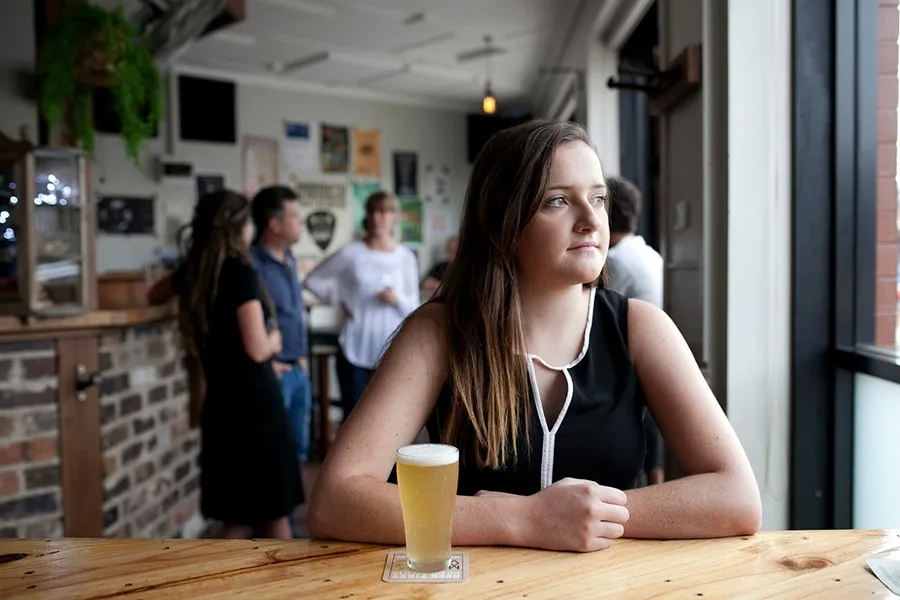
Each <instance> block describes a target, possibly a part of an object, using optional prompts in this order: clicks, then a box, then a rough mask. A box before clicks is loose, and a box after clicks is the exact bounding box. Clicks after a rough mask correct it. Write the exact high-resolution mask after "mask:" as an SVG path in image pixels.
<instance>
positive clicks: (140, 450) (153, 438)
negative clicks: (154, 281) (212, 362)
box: [100, 323, 200, 537]
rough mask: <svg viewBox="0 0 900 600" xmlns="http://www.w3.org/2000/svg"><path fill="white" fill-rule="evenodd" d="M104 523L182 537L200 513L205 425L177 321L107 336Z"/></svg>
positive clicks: (137, 533) (103, 360) (139, 533)
mask: <svg viewBox="0 0 900 600" xmlns="http://www.w3.org/2000/svg"><path fill="white" fill-rule="evenodd" d="M100 369H101V371H102V372H103V383H102V392H103V393H102V402H101V421H102V428H101V438H102V441H101V443H102V449H103V469H104V503H103V527H104V533H105V534H106V535H110V536H115V537H179V536H181V535H182V534H183V533H184V531H183V529H184V527H185V525H186V524H187V523H188V522H189V521H191V520H192V519H194V522H199V519H195V517H198V515H199V489H200V475H199V467H198V465H197V455H198V453H199V449H200V448H199V432H198V431H197V430H191V429H190V426H189V416H188V388H187V379H186V373H185V371H184V368H183V367H182V362H181V357H180V354H179V351H178V345H177V332H176V328H175V324H174V323H168V324H164V325H157V326H152V327H144V328H135V329H129V330H124V331H122V332H118V333H114V334H109V335H106V336H104V337H103V338H102V339H101V342H100Z"/></svg>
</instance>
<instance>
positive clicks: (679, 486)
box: [309, 121, 761, 551]
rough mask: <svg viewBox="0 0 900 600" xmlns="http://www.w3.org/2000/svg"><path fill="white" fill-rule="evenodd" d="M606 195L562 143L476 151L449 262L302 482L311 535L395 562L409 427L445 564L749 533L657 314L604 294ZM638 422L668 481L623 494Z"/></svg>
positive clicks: (710, 412)
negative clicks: (432, 474) (437, 469)
mask: <svg viewBox="0 0 900 600" xmlns="http://www.w3.org/2000/svg"><path fill="white" fill-rule="evenodd" d="M607 194H608V191H607V187H606V182H605V175H604V173H603V169H602V167H601V164H600V159H599V157H598V154H597V150H596V149H595V148H594V147H593V146H592V145H591V143H590V141H589V140H588V137H587V134H586V132H585V131H584V129H583V128H581V126H579V125H577V124H574V123H566V122H560V121H532V122H529V123H526V124H523V125H519V126H517V127H514V128H511V129H507V130H504V131H501V132H499V133H497V134H495V135H494V136H493V137H492V138H491V139H490V141H488V143H487V144H486V145H485V147H484V149H483V150H482V151H481V153H480V154H479V156H478V158H477V160H476V161H475V165H474V166H473V167H472V175H471V177H470V180H469V188H468V190H467V192H466V203H465V208H464V210H463V217H462V223H461V225H460V239H459V253H458V254H457V256H456V258H455V259H454V261H453V263H452V264H451V265H450V268H449V270H448V272H447V274H446V278H445V280H444V281H443V282H442V284H441V288H440V290H438V294H437V295H436V297H435V298H434V299H433V300H432V301H431V302H430V303H429V304H427V305H425V306H423V307H422V308H420V309H419V310H418V311H416V313H414V314H413V316H412V317H410V318H409V319H408V320H407V322H406V323H405V324H404V325H403V326H402V328H401V329H400V331H399V333H398V334H397V336H396V337H395V338H394V340H393V342H392V343H391V346H390V348H389V349H388V350H387V352H386V353H385V355H384V358H383V360H382V362H381V364H380V365H379V366H378V369H377V370H376V371H375V374H374V376H373V378H372V380H371V382H370V383H369V385H368V387H367V388H366V391H365V393H364V394H363V397H362V399H361V400H360V402H359V404H358V405H357V407H356V408H355V409H354V411H353V413H352V414H351V415H350V418H349V419H348V420H347V422H346V423H345V424H344V425H343V426H342V427H341V430H340V432H339V434H338V440H337V441H336V442H335V444H334V445H333V446H332V450H331V451H330V452H329V453H328V457H327V458H326V460H325V464H324V465H323V466H322V470H321V472H320V473H319V477H318V479H317V481H316V489H315V493H314V495H313V497H312V498H311V501H310V506H309V519H310V520H309V527H310V531H311V532H312V533H313V535H315V536H317V537H323V536H327V537H335V538H338V539H346V540H353V541H359V542H379V543H385V544H397V543H401V544H402V543H403V538H404V536H403V520H402V515H401V510H400V502H399V497H398V494H397V490H396V488H395V487H394V486H393V485H391V484H390V483H389V482H388V480H389V476H390V473H391V468H392V466H393V464H394V457H395V452H396V450H397V448H398V447H399V446H404V445H406V444H409V443H412V441H413V440H414V439H415V437H416V435H417V434H418V433H419V431H420V430H421V429H422V427H423V425H424V426H427V428H428V431H429V434H430V438H431V439H432V440H434V441H438V440H440V441H443V442H445V443H450V444H453V445H456V446H458V447H459V448H460V464H459V487H458V494H459V496H458V497H457V499H456V514H455V519H454V522H453V541H454V544H455V545H463V546H465V545H475V544H494V545H514V546H529V547H536V548H546V549H552V550H578V551H590V550H599V549H601V548H607V547H608V546H609V545H610V544H612V543H613V540H614V539H616V538H619V537H622V536H626V537H645V538H662V539H666V538H668V539H672V538H700V537H718V536H730V535H743V534H752V533H754V532H756V531H757V530H758V529H759V527H760V519H761V502H760V496H759V488H758V486H757V483H756V480H755V478H754V475H753V470H752V469H751V466H750V462H749V461H748V460H747V456H746V454H745V453H744V450H743V448H742V447H741V444H740V441H739V440H738V438H737V436H736V435H735V432H734V430H733V429H732V427H731V425H730V424H729V422H728V419H727V418H726V416H725V414H724V413H723V411H722V409H721V408H720V406H719V404H718V402H717V401H716V399H715V397H714V396H713V394H712V392H711V391H710V389H709V386H708V385H707V384H706V382H705V380H704V378H703V375H702V373H701V372H700V369H699V368H698V367H697V363H696V361H695V359H694V357H693V355H692V354H691V351H690V349H689V347H688V345H687V344H686V343H685V341H684V338H683V337H682V335H681V334H680V332H679V331H678V329H677V328H676V327H675V325H674V324H673V323H672V321H671V319H669V318H668V316H666V314H665V313H664V312H662V311H661V310H659V309H657V308H655V307H654V306H652V305H650V304H648V303H646V302H642V301H640V300H629V299H626V298H624V297H623V296H620V295H619V294H616V293H615V292H612V291H609V290H606V289H604V268H605V263H606V254H607V250H608V247H609V223H608V220H607V212H606V209H607V204H606V201H607ZM645 405H646V406H647V407H648V408H649V409H650V412H651V413H652V415H653V417H654V418H655V419H656V422H657V423H658V424H659V428H660V430H661V431H662V433H663V436H664V438H665V441H666V447H667V448H669V449H670V450H671V452H672V455H673V456H674V457H675V459H676V460H677V461H678V463H679V465H680V466H681V468H682V469H683V470H684V471H685V473H686V474H687V476H686V477H684V478H682V479H678V480H674V481H670V482H667V483H663V484H660V485H654V486H650V487H646V488H641V489H634V486H635V481H636V479H637V477H638V474H639V473H640V470H641V466H642V462H643V458H644V453H645V451H646V450H645V443H644V434H643V428H642V423H641V420H642V414H643V410H644V406H645Z"/></svg>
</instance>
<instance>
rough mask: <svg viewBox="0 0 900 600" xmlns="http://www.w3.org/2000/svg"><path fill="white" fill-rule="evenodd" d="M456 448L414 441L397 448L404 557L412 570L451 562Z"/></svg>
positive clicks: (439, 567)
mask: <svg viewBox="0 0 900 600" xmlns="http://www.w3.org/2000/svg"><path fill="white" fill-rule="evenodd" d="M458 478H459V450H457V449H456V448H455V447H453V446H447V445H444V444H414V445H412V446H404V447H403V448H400V449H399V450H397V486H398V487H399V488H400V506H401V508H402V509H403V528H404V531H405V533H406V559H407V562H408V563H409V568H410V569H413V570H414V571H442V570H444V569H446V568H447V566H448V565H449V564H450V536H451V531H452V526H453V509H454V507H455V506H456V483H457V479H458Z"/></svg>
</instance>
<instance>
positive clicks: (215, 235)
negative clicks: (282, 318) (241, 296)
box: [178, 190, 268, 356]
mask: <svg viewBox="0 0 900 600" xmlns="http://www.w3.org/2000/svg"><path fill="white" fill-rule="evenodd" d="M249 219H250V201H249V200H247V198H245V197H244V196H243V195H241V194H238V193H237V192H233V191H230V190H219V191H216V192H213V193H211V194H207V195H205V196H203V197H202V198H200V201H199V202H197V206H196V207H195V208H194V216H193V218H192V219H191V222H190V223H189V224H188V225H186V226H185V227H184V228H182V230H181V231H180V232H179V236H178V237H179V245H180V246H181V247H182V251H183V256H184V260H183V262H182V264H181V266H180V267H179V269H180V270H181V272H180V273H179V276H180V279H181V281H183V282H184V283H183V285H182V286H181V287H182V289H181V290H179V309H180V310H179V312H178V327H179V330H180V331H181V335H182V338H183V341H184V346H185V349H186V350H187V352H188V353H189V354H191V355H193V356H200V355H201V354H202V353H204V352H205V349H204V340H205V338H206V336H207V334H208V333H209V310H210V307H211V306H212V303H213V300H214V299H215V297H216V295H217V294H218V286H219V276H220V275H221V272H222V264H223V263H224V262H225V259H226V258H237V259H240V260H243V261H246V262H247V264H251V262H250V257H249V255H248V252H247V248H246V246H245V244H244V240H243V228H244V225H246V223H247V222H248V221H249ZM264 298H266V299H267V297H266V296H264ZM267 301H268V299H267Z"/></svg>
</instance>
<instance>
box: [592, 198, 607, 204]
mask: <svg viewBox="0 0 900 600" xmlns="http://www.w3.org/2000/svg"><path fill="white" fill-rule="evenodd" d="M594 204H596V205H597V206H603V205H604V204H606V196H594Z"/></svg>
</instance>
